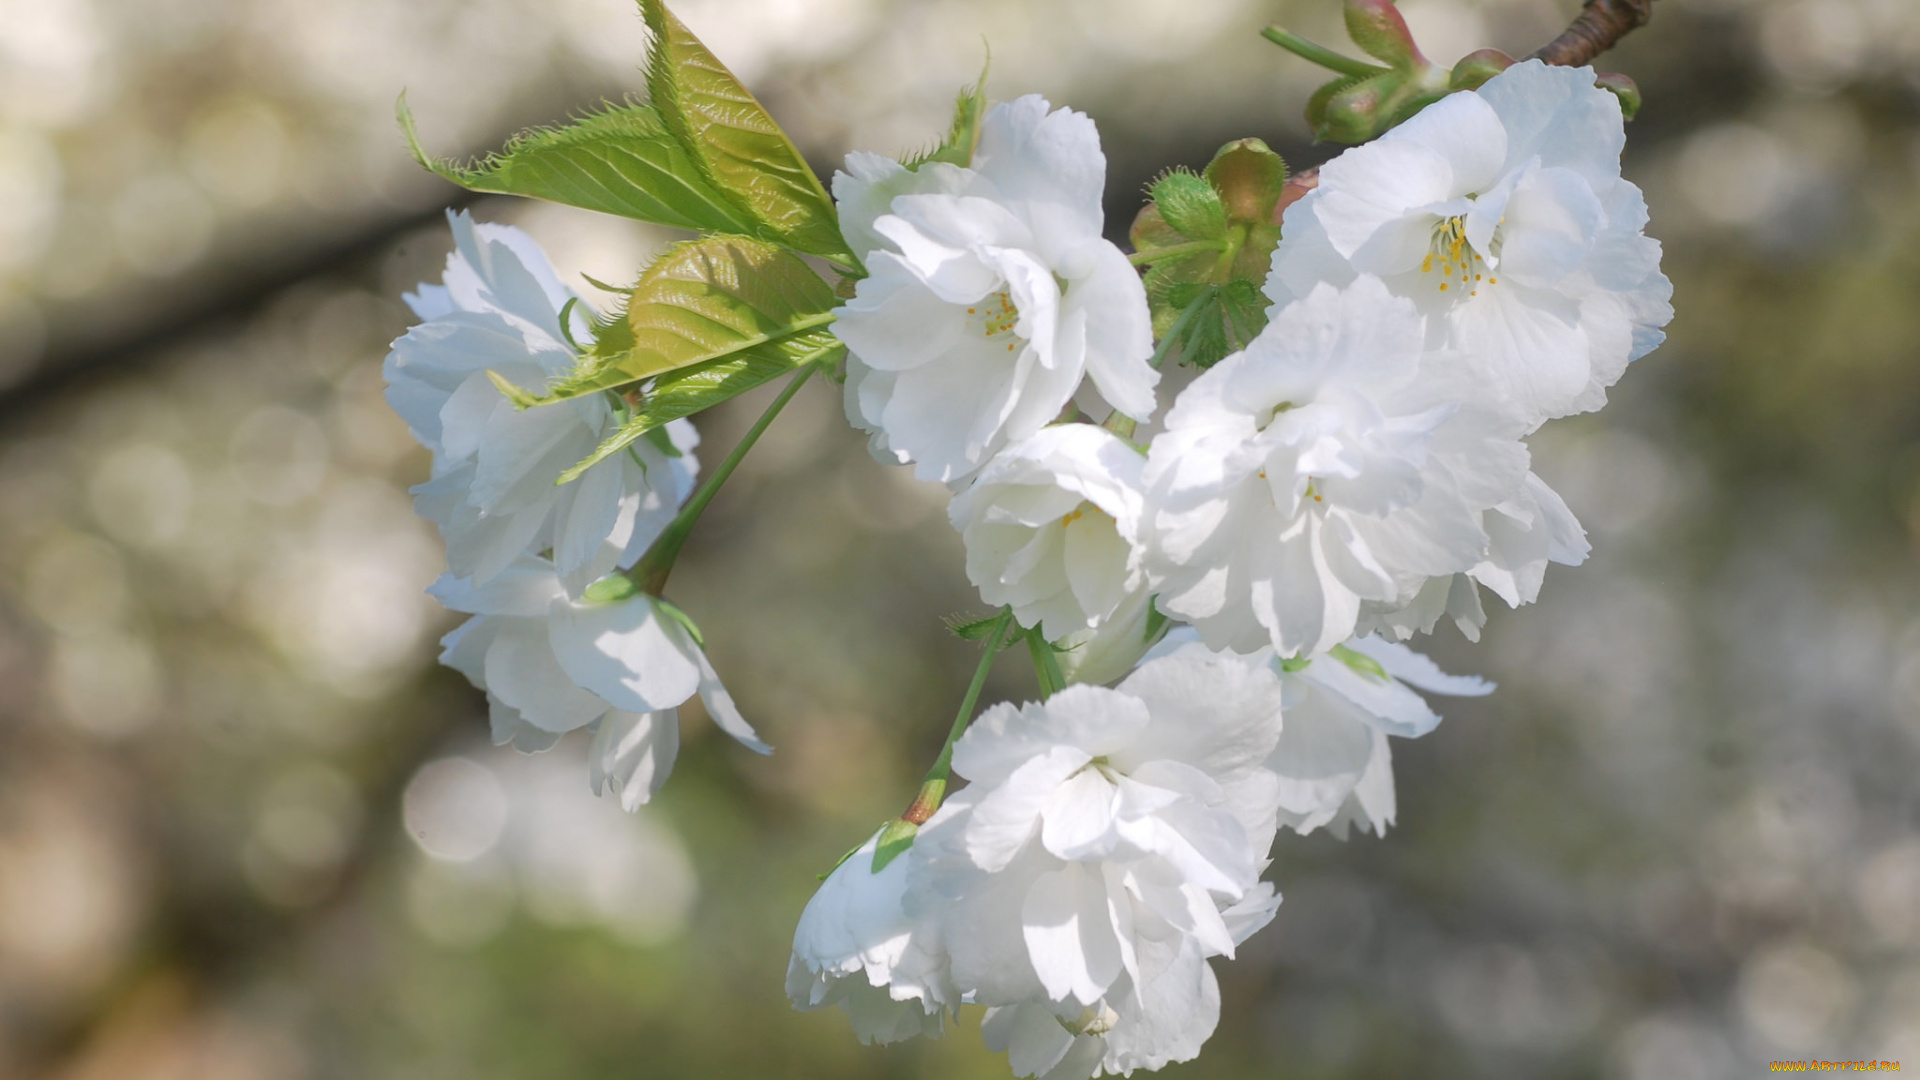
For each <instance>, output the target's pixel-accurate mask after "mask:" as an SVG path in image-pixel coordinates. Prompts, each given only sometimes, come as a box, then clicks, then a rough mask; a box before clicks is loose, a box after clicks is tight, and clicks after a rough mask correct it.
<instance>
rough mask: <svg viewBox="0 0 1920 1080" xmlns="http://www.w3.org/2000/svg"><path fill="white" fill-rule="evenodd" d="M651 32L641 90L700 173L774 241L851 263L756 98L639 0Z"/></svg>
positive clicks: (820, 198) (656, 8)
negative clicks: (768, 231) (651, 44)
mask: <svg viewBox="0 0 1920 1080" xmlns="http://www.w3.org/2000/svg"><path fill="white" fill-rule="evenodd" d="M640 11H641V14H642V15H643V16H644V17H645V19H646V23H647V29H648V30H650V31H652V33H653V49H652V52H651V53H650V54H649V56H648V57H647V92H648V94H649V95H650V97H651V99H652V104H653V107H654V109H655V110H657V111H658V113H659V115H660V119H661V121H662V122H663V123H664V125H665V126H666V128H667V130H668V131H670V132H672V133H673V135H674V136H675V137H677V138H678V139H679V141H680V144H681V146H683V147H684V148H686V150H687V151H688V152H689V153H690V154H692V156H693V158H694V161H695V164H696V165H697V167H698V169H699V173H700V175H701V176H702V178H704V179H706V180H707V181H709V182H710V183H712V184H713V185H714V186H715V187H717V188H720V189H721V190H723V191H725V192H727V193H728V194H729V195H730V196H731V197H732V198H733V200H734V202H735V203H736V204H737V205H738V206H740V207H741V208H742V209H743V210H745V211H746V212H747V213H748V214H749V215H751V217H752V219H753V220H754V221H756V222H759V223H761V224H763V225H764V226H765V227H766V228H767V229H768V230H771V232H772V233H773V234H774V235H775V236H777V237H778V238H779V239H780V240H781V241H782V242H784V243H786V244H789V245H791V246H792V247H794V248H796V249H798V250H800V251H804V252H807V253H808V254H812V255H821V256H826V257H828V258H835V259H839V260H842V261H847V262H851V260H852V256H851V254H850V253H849V252H848V251H847V245H846V242H845V241H844V240H842V239H841V238H840V224H839V219H838V218H837V217H836V216H835V214H834V209H833V200H832V199H830V198H828V197H827V192H826V189H825V188H823V187H821V185H820V178H819V177H818V176H815V175H814V173H813V169H812V167H811V166H809V165H808V164H807V162H806V159H805V158H802V157H801V156H800V151H799V150H797V149H795V148H794V145H793V140H791V139H789V138H788V137H787V133H786V132H785V131H783V130H781V128H780V125H779V124H777V123H775V122H774V120H773V117H772V116H769V115H768V114H767V110H766V109H765V108H763V107H762V106H761V104H760V102H759V101H758V100H757V99H755V98H754V96H753V95H752V94H751V93H749V92H748V91H747V88H746V87H744V86H742V85H740V80H739V79H736V78H734V75H733V72H731V71H728V70H727V67H726V65H725V64H722V63H721V62H720V61H719V59H718V58H716V57H715V56H714V55H713V53H712V52H710V51H708V49H707V47H706V46H705V45H703V44H701V42H700V39H699V38H697V37H694V36H693V34H692V33H691V32H690V31H689V30H688V29H687V28H686V26H685V25H684V24H682V23H681V22H680V20H679V19H677V18H675V17H674V15H673V13H672V12H670V11H668V10H667V8H666V5H665V4H664V3H662V2H661V0H641V3H640Z"/></svg>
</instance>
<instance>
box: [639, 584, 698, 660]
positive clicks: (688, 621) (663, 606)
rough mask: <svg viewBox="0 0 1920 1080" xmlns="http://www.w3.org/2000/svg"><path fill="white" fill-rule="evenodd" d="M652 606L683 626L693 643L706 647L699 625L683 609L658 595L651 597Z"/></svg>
mask: <svg viewBox="0 0 1920 1080" xmlns="http://www.w3.org/2000/svg"><path fill="white" fill-rule="evenodd" d="M636 591H637V590H636ZM653 606H654V607H655V608H656V609H658V610H659V611H660V613H661V614H663V615H665V616H666V617H667V618H669V619H672V620H673V621H674V622H677V623H679V624H680V625H681V627H683V628H684V629H685V630H686V631H687V634H688V635H689V636H690V637H692V638H693V643H694V644H695V645H698V646H700V647H701V648H703V649H704V648H706V647H707V639H706V637H705V635H703V634H701V633H700V627H699V626H697V625H695V624H694V621H693V617H692V616H690V615H688V614H687V613H686V612H684V611H681V610H680V609H679V608H678V607H676V606H675V605H674V604H673V603H671V602H670V601H668V600H666V599H663V598H661V597H658V596H656V597H654V598H653Z"/></svg>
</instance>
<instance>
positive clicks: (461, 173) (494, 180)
mask: <svg viewBox="0 0 1920 1080" xmlns="http://www.w3.org/2000/svg"><path fill="white" fill-rule="evenodd" d="M397 108H398V111H399V117H400V129H401V131H402V132H404V133H405V135H406V137H407V144H408V145H409V146H410V147H412V149H413V156H414V157H415V158H416V159H418V160H419V162H420V164H421V165H423V166H425V167H426V168H427V169H429V170H431V171H432V172H434V173H436V174H437V175H439V176H442V177H445V178H446V179H448V180H451V181H453V182H454V183H456V184H459V185H460V186H461V187H464V188H466V189H468V190H470V191H489V192H498V193H500V194H504V195H525V196H528V197H530V198H535V199H546V200H548V201H550V202H558V203H565V204H567V205H569V206H579V207H584V208H585V209H588V210H598V211H601V212H602V213H607V214H617V215H619V216H621V217H628V218H634V219H636V220H639V221H650V222H652V223H654V224H656V225H667V226H670V227H672V228H676V229H691V230H695V231H699V232H724V233H748V234H751V233H754V232H755V231H757V230H756V224H757V223H756V222H755V221H754V219H753V217H752V216H751V215H749V214H748V213H747V212H746V211H745V210H743V209H742V208H740V207H739V206H738V205H736V204H735V201H734V200H733V198H732V197H730V196H729V195H728V194H727V193H726V192H724V191H722V190H720V189H719V188H718V187H716V186H715V185H714V184H713V183H712V182H711V181H710V180H708V179H707V178H706V177H705V176H704V175H702V173H701V171H700V169H699V168H698V167H697V166H696V165H695V163H694V160H693V158H692V157H691V156H690V155H689V154H688V153H687V151H686V149H685V148H684V147H682V146H681V144H680V143H679V141H678V140H676V139H675V138H673V136H672V135H670V134H668V132H667V129H666V127H665V126H664V125H663V124H662V123H661V120H660V116H659V115H658V114H657V113H655V112H654V110H653V108H652V107H651V106H648V105H643V104H640V103H638V102H628V103H627V104H625V105H609V106H607V107H606V108H604V109H602V110H601V111H599V112H595V113H589V114H587V115H586V116H582V117H580V118H579V119H577V120H575V121H573V122H572V123H570V124H567V125H566V126H564V127H557V128H537V129H534V130H531V131H525V132H522V133H521V134H519V135H516V136H514V138H513V140H512V141H511V142H509V143H507V145H506V147H505V148H504V149H502V150H501V151H500V152H499V153H497V154H491V155H489V156H487V157H486V158H484V159H482V160H480V161H477V162H474V163H473V164H471V165H461V164H459V163H457V162H453V161H448V160H442V159H438V158H434V157H431V156H429V155H428V154H427V151H426V149H425V148H424V147H422V146H421V145H420V136H419V133H418V132H417V131H416V130H415V129H414V123H413V114H412V112H411V111H409V110H408V108H407V100H406V96H405V95H404V94H403V95H401V98H400V102H399V104H398V106H397Z"/></svg>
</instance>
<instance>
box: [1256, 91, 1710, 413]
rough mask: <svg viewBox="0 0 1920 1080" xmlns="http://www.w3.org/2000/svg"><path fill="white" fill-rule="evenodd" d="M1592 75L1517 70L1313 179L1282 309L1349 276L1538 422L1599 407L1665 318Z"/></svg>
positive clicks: (1275, 281)
mask: <svg viewBox="0 0 1920 1080" xmlns="http://www.w3.org/2000/svg"><path fill="white" fill-rule="evenodd" d="M1593 80H1594V76H1593V71H1592V69H1590V68H1563V67H1550V66H1547V65H1545V64H1543V63H1541V62H1539V61H1537V60H1530V61H1527V62H1526V63H1522V64H1516V65H1514V66H1513V67H1511V68H1509V69H1507V70H1506V71H1505V72H1503V73H1502V74H1500V75H1498V76H1496V77H1495V78H1493V79H1492V80H1490V81H1489V82H1487V83H1486V84H1485V85H1484V86H1482V87H1481V88H1480V89H1479V90H1477V91H1474V92H1472V93H1459V94H1452V95H1449V96H1448V97H1446V98H1444V99H1442V100H1441V101H1439V102H1437V103H1435V104H1433V105H1430V106H1428V107H1427V108H1426V109H1424V110H1422V111H1421V112H1420V113H1419V114H1418V115H1417V116H1415V117H1414V118H1413V119H1411V120H1409V121H1407V122H1406V123H1404V124H1401V125H1400V126H1399V127H1396V128H1394V129H1393V130H1391V131H1389V132H1387V133H1386V134H1385V135H1383V136H1381V137H1380V138H1379V139H1377V140H1375V141H1373V142H1371V143H1368V144H1366V145H1364V146H1360V147H1356V148H1354V149H1352V150H1349V151H1347V152H1346V153H1344V154H1342V155H1340V156H1339V157H1338V158H1336V159H1334V160H1333V161H1331V162H1328V163H1327V164H1326V165H1325V166H1323V167H1322V168H1321V170H1320V181H1319V186H1318V187H1317V188H1316V189H1315V190H1314V191H1313V192H1312V193H1310V194H1308V195H1307V196H1306V197H1305V198H1303V199H1301V200H1300V201H1299V202H1297V203H1295V204H1293V205H1292V206H1290V207H1289V208H1288V209H1287V211H1286V215H1285V218H1284V221H1283V236H1282V239H1281V242H1280V246H1279V247H1278V249H1276V250H1275V252H1274V256H1273V271H1272V274H1271V275H1270V276H1269V277H1268V279H1267V286H1266V291H1267V295H1268V296H1269V297H1270V298H1271V299H1272V300H1273V301H1274V303H1275V304H1276V305H1282V306H1284V305H1285V304H1287V303H1289V302H1291V301H1292V300H1294V299H1297V298H1299V297H1301V296H1304V295H1306V294H1307V293H1308V292H1309V291H1311V290H1312V289H1313V288H1314V287H1315V286H1316V285H1317V284H1319V283H1321V282H1332V283H1334V284H1336V285H1339V284H1344V283H1346V282H1348V281H1351V280H1353V278H1354V276H1355V275H1358V274H1375V275H1378V276H1379V277H1381V278H1382V279H1384V280H1385V281H1386V283H1387V285H1388V287H1389V288H1390V289H1392V291H1393V292H1394V294H1395V295H1398V296H1404V297H1408V298H1410V299H1412V300H1413V301H1414V302H1415V303H1416V304H1418V305H1419V309H1420V312H1421V314H1422V316H1423V317H1424V318H1425V320H1426V340H1427V343H1428V345H1429V346H1430V347H1433V348H1448V349H1454V350H1458V351H1459V353H1461V354H1462V356H1463V357H1464V358H1465V360H1466V361H1467V362H1470V363H1472V364H1474V365H1476V366H1477V367H1478V368H1479V369H1480V370H1481V371H1482V372H1483V375H1484V377H1485V378H1486V379H1487V380H1489V382H1490V384H1491V387H1492V388H1493V389H1494V391H1495V392H1496V393H1497V394H1498V395H1499V396H1500V397H1501V398H1502V399H1504V400H1505V401H1507V402H1508V403H1510V405H1511V407H1512V408H1513V409H1514V410H1515V415H1516V416H1517V417H1518V418H1520V419H1521V420H1522V421H1523V423H1524V425H1525V426H1526V427H1527V428H1528V429H1531V428H1533V427H1536V426H1538V425H1539V424H1540V423H1541V422H1542V421H1545V420H1547V419H1550V418H1552V417H1555V416H1564V415H1567V414H1569V413H1575V412H1585V411H1589V410H1592V409H1597V408H1599V407H1600V406H1601V405H1602V404H1604V402H1605V400H1606V388H1607V387H1609V386H1612V385H1613V384H1614V382H1615V381H1617V380H1618V379H1619V378H1620V375H1621V374H1622V372H1624V371H1625V370H1626V367H1627V364H1628V363H1630V362H1631V361H1633V360H1637V359H1639V358H1640V357H1641V356H1644V355H1646V354H1647V353H1648V352H1650V351H1652V349H1653V348H1654V347H1655V346H1657V345H1659V344H1660V342H1661V341H1662V340H1663V338H1664V336H1665V335H1664V334H1663V333H1662V331H1661V327H1663V326H1665V325H1666V324H1667V322H1668V320H1670V319H1671V318H1672V317H1673V308H1672V306H1671V304H1670V303H1669V302H1668V301H1669V300H1670V298H1671V296H1672V293H1673V288H1672V285H1671V283H1670V282H1668V280H1667V278H1666V277H1665V276H1664V275H1663V274H1661V272H1660V244H1659V242H1658V241H1656V240H1652V239H1649V238H1648V237H1646V236H1645V235H1643V234H1642V231H1641V230H1642V229H1643V228H1645V226H1646V223H1647V208H1646V202H1645V200H1644V199H1643V198H1642V196H1641V194H1640V189H1639V188H1637V187H1635V186H1634V185H1633V184H1632V183H1630V182H1628V181H1626V180H1624V179H1622V178H1621V176H1620V151H1621V148H1622V146H1623V145H1624V144H1625V138H1626V136H1625V131H1624V129H1623V127H1622V122H1621V115H1620V105H1619V101H1618V99H1617V98H1615V97H1614V96H1613V95H1612V94H1610V93H1608V92H1607V91H1605V90H1601V89H1599V88H1597V87H1596V86H1595V85H1594V81H1593Z"/></svg>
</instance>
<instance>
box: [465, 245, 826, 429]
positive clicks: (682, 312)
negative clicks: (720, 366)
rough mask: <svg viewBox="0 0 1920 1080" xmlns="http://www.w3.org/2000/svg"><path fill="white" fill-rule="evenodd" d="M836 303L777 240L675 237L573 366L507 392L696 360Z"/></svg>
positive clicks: (539, 401)
mask: <svg viewBox="0 0 1920 1080" xmlns="http://www.w3.org/2000/svg"><path fill="white" fill-rule="evenodd" d="M835 303H836V301H835V299H834V295H833V287H832V286H830V285H828V284H827V283H826V282H825V281H823V280H821V278H820V275H818V274H816V273H814V272H813V270H812V268H810V267H808V266H807V264H806V261H805V260H803V259H802V258H800V256H798V255H795V254H794V253H793V252H791V251H788V250H786V249H785V248H780V247H775V246H774V245H772V244H763V243H761V242H759V241H757V240H748V239H746V238H745V237H740V236H709V237H706V238H704V239H700V240H688V241H684V242H682V243H679V244H675V245H674V246H673V247H671V248H668V249H667V252H666V254H664V255H662V256H661V257H660V258H658V259H656V260H654V263H653V265H651V266H649V267H647V268H646V270H644V271H642V272H641V274H640V280H639V281H638V282H636V283H635V284H634V286H633V289H632V290H631V291H630V292H629V294H628V297H627V304H626V312H625V314H624V315H622V316H621V317H620V318H619V319H618V321H617V322H614V321H607V322H603V323H597V324H596V329H597V330H599V331H600V336H598V337H596V338H595V340H594V343H593V346H592V347H591V348H589V349H588V351H587V352H586V354H585V355H583V356H582V357H581V361H580V365H579V366H578V367H577V368H575V369H574V370H573V371H572V372H570V373H568V374H567V375H566V376H565V377H564V378H561V379H559V380H558V381H556V382H554V383H553V384H552V385H551V386H549V387H547V390H546V393H545V394H544V395H541V396H531V395H527V394H525V393H524V392H523V393H521V394H520V395H519V396H518V397H513V395H509V396H510V397H513V400H514V401H515V403H516V404H521V402H522V399H523V398H524V399H526V401H525V404H535V405H544V404H548V403H551V402H555V401H564V400H566V399H568V398H576V397H583V396H586V395H588V394H594V393H598V392H600V391H602V390H611V389H614V388H616V387H621V386H625V385H627V384H629V383H634V382H638V381H639V380H641V379H645V378H649V377H651V376H654V375H661V374H664V373H666V372H669V371H675V370H678V369H680V368H685V367H692V366H693V365H695V364H703V363H706V362H707V361H709V360H715V359H718V358H720V357H723V356H729V355H732V354H733V353H737V352H740V351H741V350H743V349H750V348H753V347H754V346H756V345H763V344H766V343H767V342H770V341H777V340H779V339H781V338H784V337H790V336H792V335H794V334H798V333H803V332H805V331H807V330H811V329H814V328H816V327H821V326H825V325H826V324H828V323H830V322H832V321H833V316H832V314H831V313H830V312H831V311H832V308H833V306H834V304H835ZM494 382H495V385H500V383H501V382H502V380H499V379H495V380H494ZM505 389H506V388H505V387H504V386H503V387H502V390H503V392H504V391H505ZM522 407H524V405H523V406H522Z"/></svg>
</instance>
